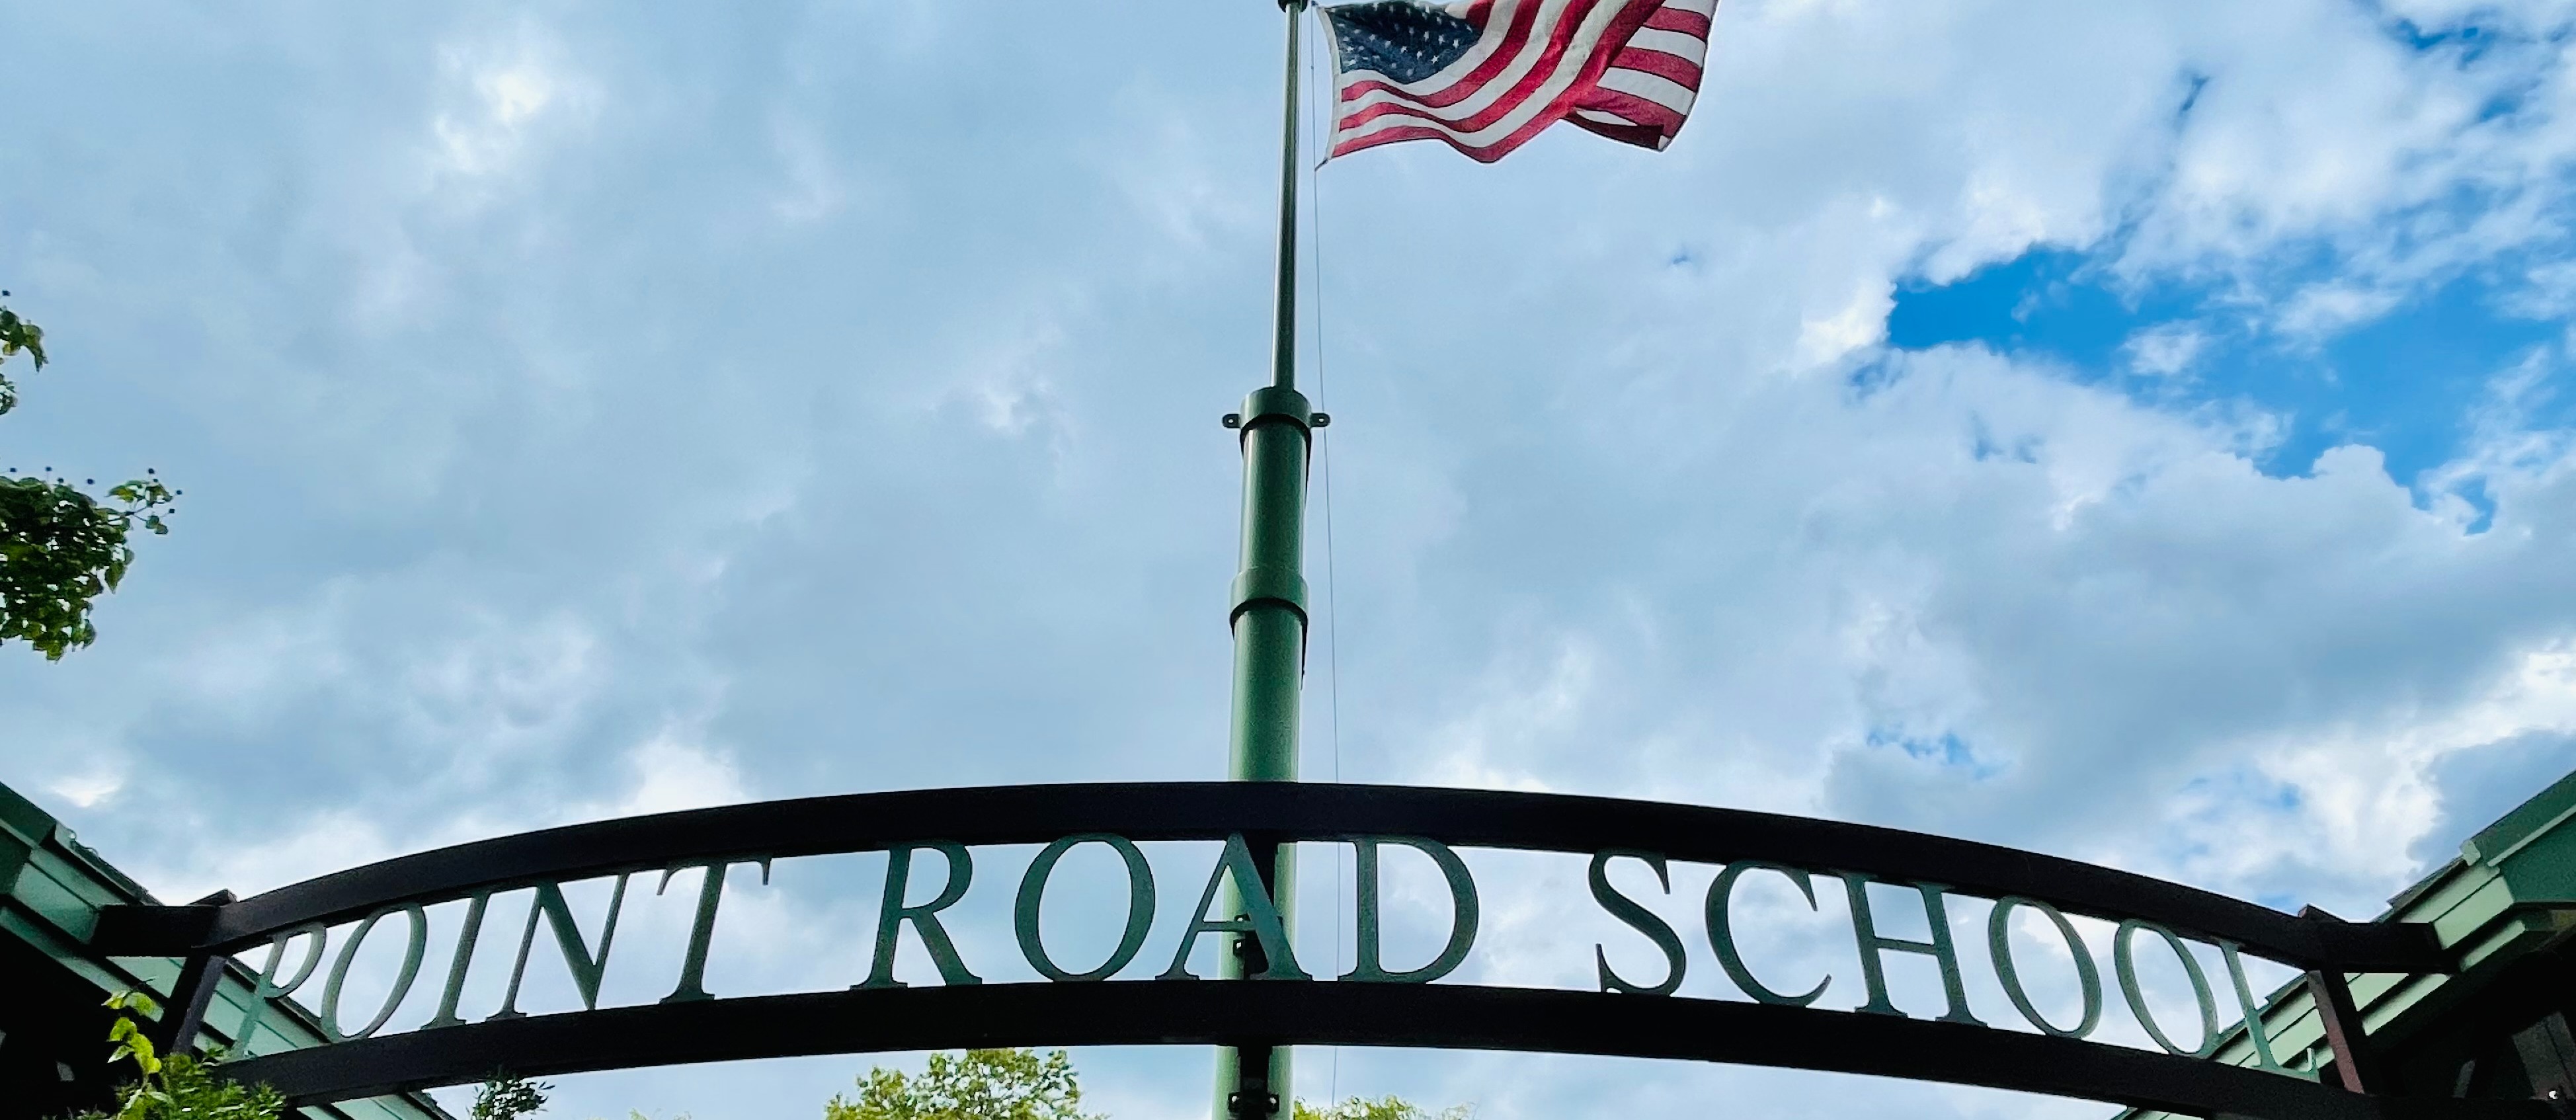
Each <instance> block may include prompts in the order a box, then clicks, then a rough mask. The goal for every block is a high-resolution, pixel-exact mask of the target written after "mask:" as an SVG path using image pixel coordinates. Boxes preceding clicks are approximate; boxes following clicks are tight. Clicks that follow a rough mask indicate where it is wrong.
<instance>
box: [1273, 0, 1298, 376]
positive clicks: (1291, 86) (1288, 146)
mask: <svg viewBox="0 0 2576 1120" xmlns="http://www.w3.org/2000/svg"><path fill="white" fill-rule="evenodd" d="M1279 7H1280V9H1281V10H1283V11H1285V12H1287V13H1288V78H1287V82H1286V89H1287V91H1288V98H1287V105H1286V106H1285V107H1284V108H1283V109H1282V110H1281V112H1280V114H1279V119H1280V123H1279V277H1278V296H1277V298H1278V307H1277V309H1276V310H1275V311H1274V312H1273V313H1272V319H1271V332H1272V338H1271V370H1270V383H1271V384H1273V385H1276V386H1278V387H1279V388H1282V389H1294V388H1296V387H1297V107H1298V106H1297V44H1298V40H1299V39H1300V38H1302V36H1300V35H1299V34H1298V30H1299V23H1298V20H1299V17H1301V16H1303V15H1305V14H1306V0H1280V3H1279Z"/></svg>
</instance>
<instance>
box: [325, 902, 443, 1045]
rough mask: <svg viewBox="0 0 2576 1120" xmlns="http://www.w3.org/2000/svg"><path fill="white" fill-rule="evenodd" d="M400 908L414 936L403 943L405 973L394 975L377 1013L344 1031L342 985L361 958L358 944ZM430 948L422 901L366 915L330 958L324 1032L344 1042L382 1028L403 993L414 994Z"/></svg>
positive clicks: (392, 1014)
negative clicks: (423, 958)
mask: <svg viewBox="0 0 2576 1120" xmlns="http://www.w3.org/2000/svg"><path fill="white" fill-rule="evenodd" d="M397 911H399V912H400V913H401V914H402V916H403V917H404V918H407V919H409V920H410V924H411V936H410V937H409V938H408V939H406V940H405V941H404V943H403V963H402V973H401V974H400V975H398V976H396V977H394V987H393V990H392V991H390V992H387V993H385V1003H384V1006H383V1007H380V1008H378V1009H377V1010H376V1017H375V1018H373V1019H369V1020H367V1025H366V1026H363V1027H360V1028H358V1029H357V1030H355V1031H352V1032H347V1033H343V1032H342V1031H341V1030H340V985H341V984H342V983H344V982H346V981H347V980H348V979H349V965H350V964H351V963H353V962H355V961H356V960H357V959H358V946H360V945H363V944H365V943H366V941H367V934H368V933H369V932H370V931H372V930H374V929H375V928H376V923H377V922H379V921H382V920H383V919H384V917H385V915H388V914H392V913H395V912H397ZM428 949H429V915H427V914H425V913H422V912H421V909H420V904H419V903H416V902H414V903H405V904H403V905H402V906H399V907H387V908H385V909H382V910H378V911H376V912H375V913H373V914H369V915H367V917H366V919H365V920H364V921H361V922H359V923H358V928H356V929H353V930H350V931H349V943H348V944H346V945H343V946H341V947H340V957H339V959H338V960H334V961H332V962H331V975H330V978H329V979H326V980H324V981H323V982H322V1007H321V1011H322V1033H323V1034H325V1035H328V1036H330V1039H331V1041H333V1042H341V1041H345V1040H348V1039H352V1038H365V1037H367V1036H368V1035H371V1034H374V1033H376V1032H377V1031H380V1030H383V1029H384V1026H385V1021H386V1020H388V1019H391V1018H393V1017H394V1009H395V1008H398V1007H401V1006H402V1001H403V997H404V996H407V995H410V994H411V982H412V981H413V980H414V979H415V978H417V977H418V976H419V975H420V958H421V954H422V953H425V952H427V951H428ZM317 955H318V954H317Z"/></svg>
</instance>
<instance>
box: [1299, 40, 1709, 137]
mask: <svg viewBox="0 0 2576 1120" xmlns="http://www.w3.org/2000/svg"><path fill="white" fill-rule="evenodd" d="M1716 11H1717V0H1465V2H1463V3H1456V4H1450V5H1448V6H1446V7H1439V6H1434V5H1430V4H1421V3H1415V2H1413V0H1373V2H1370V3H1362V4H1344V5H1341V6H1339V7H1331V8H1325V9H1323V14H1324V25H1325V26H1326V27H1327V28H1329V29H1330V30H1331V32H1332V36H1333V59H1334V64H1335V66H1336V68H1337V70H1338V72H1339V77H1338V80H1337V81H1336V82H1335V83H1334V88H1335V93H1336V95H1337V96H1336V98H1335V106H1336V107H1335V110H1334V113H1333V139H1332V143H1331V144H1330V145H1329V149H1328V151H1329V155H1328V156H1327V158H1330V157H1331V156H1343V155H1349V154H1350V153H1352V152H1356V151H1359V150H1360V149H1362V148H1371V147H1376V146H1377V145H1379V144H1392V143H1395V142H1396V141H1399V140H1440V141H1444V142H1446V143H1447V144H1448V145H1449V146H1450V147H1452V148H1456V149H1458V150H1459V151H1461V152H1464V153H1466V154H1467V156H1468V157H1469V158H1471V159H1475V160H1478V161H1480V162H1484V163H1491V162H1493V161H1495V160H1498V159H1501V158H1503V156H1505V155H1506V154H1509V153H1510V152H1511V150H1512V149H1514V148H1517V147H1520V146H1521V145H1522V144H1523V143H1526V142H1527V141H1528V140H1529V138H1530V137H1532V136H1536V135H1538V132H1539V130H1540V129H1543V128H1546V127H1547V126H1549V125H1551V124H1554V123H1556V122H1557V121H1560V120H1570V121H1573V122H1574V123H1575V124H1576V125H1577V126H1578V127H1581V128H1587V129H1590V130H1592V131H1594V132H1597V133H1600V134H1601V135H1603V136H1607V137H1609V138H1611V139H1613V140H1618V141H1621V142H1623V143H1629V144H1635V145H1637V146H1638V147H1641V148H1654V149H1657V150H1661V149H1662V148H1664V147H1665V146H1666V145H1669V144H1671V143H1672V142H1673V137H1674V135H1676V134H1678V133H1679V132H1680V131H1681V128H1682V121H1683V120H1684V119H1685V118H1687V117H1689V116H1690V110H1691V102H1692V100H1693V99H1695V98H1696V97H1697V96H1698V93H1699V80H1700V70H1701V66H1702V64H1703V62H1704V61H1705V59H1706V57H1707V55H1708V25H1709V19H1710V17H1711V16H1713V15H1714V14H1716Z"/></svg>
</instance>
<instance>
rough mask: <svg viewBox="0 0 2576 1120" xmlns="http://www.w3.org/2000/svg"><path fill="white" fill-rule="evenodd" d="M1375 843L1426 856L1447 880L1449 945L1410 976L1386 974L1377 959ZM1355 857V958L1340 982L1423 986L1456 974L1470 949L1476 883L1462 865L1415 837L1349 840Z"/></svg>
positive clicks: (1444, 849) (1440, 848)
mask: <svg viewBox="0 0 2576 1120" xmlns="http://www.w3.org/2000/svg"><path fill="white" fill-rule="evenodd" d="M1380 844H1401V845H1403V846H1405V847H1408V848H1411V849H1413V850H1414V851H1417V852H1420V853H1422V854H1424V855H1427V856H1430V857H1431V862H1433V863H1436V864H1439V865H1440V876H1441V878H1444V879H1447V880H1448V881H1449V908H1450V918H1449V943H1448V944H1447V945H1444V946H1442V947H1441V949H1440V955H1439V956H1437V957H1434V958H1432V960H1431V963H1430V964H1427V965H1424V966H1422V967H1420V968H1417V969H1414V970H1412V971H1410V972H1388V971H1387V970H1386V967H1385V965H1384V963H1383V962H1382V961H1381V960H1380V959H1379V955H1380V954H1379V936H1378V935H1379V931H1378V898H1377V895H1378V890H1377V885H1378V884H1377V848H1378V845H1380ZM1351 846H1352V847H1354V848H1356V849H1358V852H1359V903H1360V904H1359V932H1358V941H1359V959H1358V960H1357V961H1356V962H1354V963H1353V964H1352V965H1351V970H1350V971H1349V972H1347V973H1344V974H1342V979H1344V980H1359V981H1364V982H1368V983H1378V984H1425V983H1429V982H1431V981H1433V980H1437V979H1439V978H1441V977H1443V976H1447V975H1449V974H1450V973H1452V972H1455V971H1457V970H1458V966H1459V965H1461V964H1463V963H1465V962H1466V960H1467V951H1468V950H1469V949H1472V948H1474V947H1475V945H1476V922H1477V918H1478V910H1477V906H1476V878H1475V876H1473V875H1470V874H1468V873H1467V863H1466V861H1465V860H1462V859H1459V858H1458V853H1456V852H1453V851H1450V850H1449V845H1447V844H1443V843H1441V842H1439V841H1437V840H1430V839H1425V838H1423V837H1419V836H1362V837H1359V838H1357V839H1354V840H1352V841H1351Z"/></svg>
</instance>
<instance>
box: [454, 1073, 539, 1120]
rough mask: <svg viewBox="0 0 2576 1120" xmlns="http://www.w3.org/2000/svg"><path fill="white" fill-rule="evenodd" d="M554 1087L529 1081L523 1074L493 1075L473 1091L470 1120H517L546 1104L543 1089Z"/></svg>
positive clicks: (533, 1112) (532, 1113)
mask: <svg viewBox="0 0 2576 1120" xmlns="http://www.w3.org/2000/svg"><path fill="white" fill-rule="evenodd" d="M552 1088H554V1086H552V1085H547V1084H544V1083H543V1082H531V1081H529V1080H528V1079H527V1078H524V1077H512V1076H510V1075H509V1074H506V1073H501V1074H494V1075H493V1076H492V1079H491V1080H489V1081H486V1082H484V1083H483V1087H482V1088H480V1089H477V1090H475V1092H474V1110H473V1112H471V1113H470V1114H469V1115H470V1116H471V1117H472V1120H519V1118H520V1117H522V1116H531V1115H534V1114H535V1113H536V1111H537V1110H538V1109H541V1108H544V1107H545V1106H546V1090H548V1089H552Z"/></svg>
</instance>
